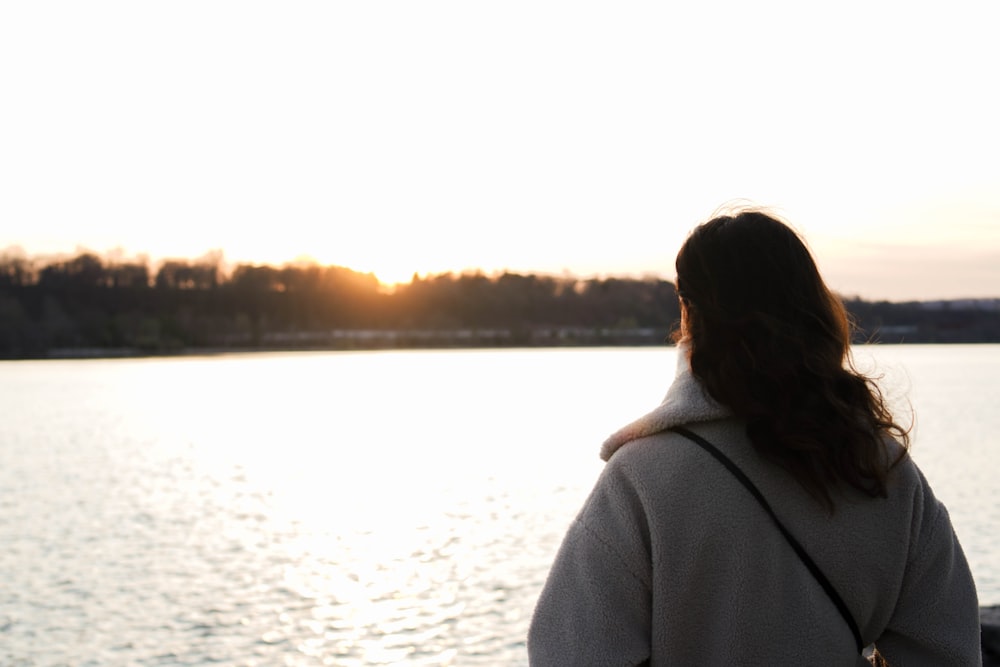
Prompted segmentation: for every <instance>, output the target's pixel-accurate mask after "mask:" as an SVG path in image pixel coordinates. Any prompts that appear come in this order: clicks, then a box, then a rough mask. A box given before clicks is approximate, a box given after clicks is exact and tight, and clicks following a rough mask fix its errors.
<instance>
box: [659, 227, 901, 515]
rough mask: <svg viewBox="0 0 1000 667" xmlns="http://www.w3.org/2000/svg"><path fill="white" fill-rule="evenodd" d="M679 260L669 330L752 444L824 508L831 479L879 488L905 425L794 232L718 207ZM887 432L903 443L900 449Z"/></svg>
mask: <svg viewBox="0 0 1000 667" xmlns="http://www.w3.org/2000/svg"><path fill="white" fill-rule="evenodd" d="M676 268H677V291H678V295H679V297H680V299H681V308H682V313H683V315H682V320H681V326H680V329H679V330H677V331H675V333H674V335H673V337H674V341H675V342H684V343H685V344H686V345H687V347H688V350H689V354H690V360H691V370H692V372H693V373H694V375H695V377H697V378H698V379H699V380H700V381H701V382H702V383H703V385H704V386H705V388H706V390H707V391H708V393H709V394H710V395H711V396H712V397H713V398H714V399H715V400H717V401H718V402H719V403H721V404H723V405H725V406H727V407H729V408H730V409H731V410H733V412H734V413H735V414H736V415H737V416H738V417H741V418H743V419H745V420H746V423H747V427H746V429H747V435H748V436H749V438H750V440H751V441H752V442H753V446H754V448H755V449H756V450H757V451H758V452H759V453H760V454H761V455H762V456H763V457H765V458H766V459H768V460H770V461H773V462H774V463H776V464H778V465H780V466H781V467H783V468H785V469H786V470H788V471H789V472H790V473H791V474H792V475H793V476H794V477H795V478H796V479H797V480H798V481H799V483H800V484H802V486H803V487H804V488H805V489H806V490H807V491H808V492H809V493H810V494H811V495H812V496H813V497H814V498H816V499H817V500H818V501H819V502H821V503H822V504H823V505H824V506H825V507H826V508H827V509H828V510H829V511H830V512H833V511H834V502H833V497H832V494H831V489H832V488H833V487H834V486H835V485H836V484H838V483H846V484H848V485H850V486H852V487H854V488H856V489H859V490H861V491H862V492H864V493H867V494H868V495H870V496H872V497H878V496H882V497H885V496H886V495H887V476H888V473H889V470H890V469H891V468H892V467H893V466H895V465H896V464H898V463H899V462H900V461H902V460H903V459H904V458H905V457H906V456H907V455H908V447H909V435H908V429H904V428H903V427H901V426H899V425H898V424H897V423H896V422H895V421H894V420H893V416H892V414H891V413H890V411H889V408H888V407H887V405H886V402H885V400H884V397H883V395H882V392H881V391H880V390H879V387H878V385H877V383H876V382H875V380H874V379H873V378H870V377H867V376H865V375H863V374H862V373H860V372H858V371H857V370H856V369H855V368H854V366H853V364H852V361H851V355H850V344H851V331H852V327H851V322H850V320H849V318H848V315H847V311H846V309H845V308H844V305H843V303H842V302H841V300H840V299H839V298H838V297H836V296H835V295H834V294H833V293H831V292H830V290H829V289H828V288H827V286H826V284H825V283H824V282H823V279H822V278H821V276H820V274H819V271H818V269H817V268H816V264H815V262H814V261H813V258H812V256H811V254H810V253H809V250H808V248H807V247H806V246H805V244H804V243H803V241H802V239H801V238H800V237H799V236H798V234H796V233H795V231H793V230H792V229H791V228H790V227H788V226H787V225H786V224H784V223H783V222H781V221H779V220H778V219H776V218H775V217H772V216H771V215H770V214H768V213H765V212H763V211H761V210H757V209H743V210H740V211H738V212H734V213H733V214H725V215H719V216H717V217H715V218H713V219H711V220H709V221H708V222H706V223H704V224H702V225H700V226H698V227H697V228H695V230H694V231H693V232H692V233H691V234H690V236H689V237H688V239H687V240H686V241H685V243H684V245H683V247H682V248H681V250H680V252H679V253H678V255H677V262H676ZM887 436H892V437H895V438H896V440H897V441H898V442H899V443H900V444H901V445H902V450H901V451H900V452H899V454H898V456H896V457H895V458H893V457H892V456H891V455H890V454H889V448H888V445H887V442H886V438H887Z"/></svg>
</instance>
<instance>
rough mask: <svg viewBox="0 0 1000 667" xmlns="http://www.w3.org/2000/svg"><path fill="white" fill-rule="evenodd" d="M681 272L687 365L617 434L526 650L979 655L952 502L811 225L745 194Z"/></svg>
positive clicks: (757, 658)
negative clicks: (886, 391)
mask: <svg viewBox="0 0 1000 667" xmlns="http://www.w3.org/2000/svg"><path fill="white" fill-rule="evenodd" d="M676 267H677V288H678V294H679V297H680V300H681V326H680V330H679V331H678V332H677V334H675V340H676V342H677V343H678V344H679V349H678V369H677V375H676V378H675V379H674V381H673V384H672V385H671V387H670V389H669V391H668V392H667V395H666V398H665V399H664V401H663V403H662V404H661V405H660V406H659V407H658V408H656V409H655V410H653V411H652V412H651V413H649V414H647V415H645V416H644V417H642V418H640V419H638V420H637V421H635V422H633V423H632V424H629V425H628V426H626V427H624V428H623V429H621V430H619V431H618V432H617V433H615V434H613V435H612V436H611V437H610V438H609V439H608V440H607V441H605V443H604V445H603V447H602V449H601V456H602V458H603V459H604V460H606V461H607V465H606V466H605V468H604V470H603V472H602V474H601V476H600V478H599V480H598V481H597V484H596V486H595V488H594V489H593V491H592V492H591V494H590V496H589V498H588V499H587V501H586V503H585V504H584V506H583V509H582V510H581V511H580V513H579V515H578V517H577V518H576V520H575V521H574V523H573V524H572V526H571V527H570V529H569V531H568V533H567V535H566V537H565V540H564V542H563V544H562V547H561V548H560V551H559V553H558V555H557V557H556V560H555V563H554V564H553V566H552V570H551V572H550V574H549V577H548V580H547V582H546V584H545V587H544V589H543V591H542V594H541V596H540V598H539V600H538V604H537V607H536V608H535V613H534V617H533V619H532V623H531V629H530V632H529V636H528V651H529V655H530V658H531V663H532V664H533V665H543V666H544V665H602V666H611V665H638V664H647V663H648V664H652V665H682V666H685V667H687V666H690V665H776V664H798V665H855V664H862V665H867V664H868V663H867V661H866V660H865V659H864V658H863V657H861V651H860V649H861V647H863V646H870V645H871V644H876V645H877V649H878V652H879V653H880V654H881V655H882V656H884V658H885V659H886V660H888V662H889V663H890V664H893V663H896V664H899V665H907V666H910V665H935V666H939V665H979V664H980V663H981V656H980V647H979V615H978V602H977V599H976V592H975V587H974V584H973V581H972V576H971V574H970V572H969V567H968V564H967V562H966V560H965V556H964V554H963V553H962V549H961V547H960V545H959V543H958V540H957V539H956V537H955V534H954V532H953V530H952V526H951V523H950V520H949V518H948V513H947V511H946V510H945V508H944V506H943V505H942V504H941V503H940V502H939V501H938V500H937V499H936V498H935V497H934V495H933V493H932V492H931V489H930V487H929V486H928V484H927V482H926V480H925V479H924V477H923V476H922V474H921V473H920V471H919V470H918V469H917V466H916V465H915V464H914V463H913V461H912V460H911V459H910V458H909V456H908V455H907V446H908V439H907V433H906V430H905V429H903V428H901V427H900V426H898V425H897V423H896V422H895V421H894V420H893V418H892V416H891V415H890V413H889V411H888V409H887V407H886V405H885V403H884V402H883V399H882V395H881V394H880V392H879V390H878V388H877V387H876V385H875V384H874V382H872V381H871V380H869V379H867V378H865V377H864V376H862V375H861V374H859V373H858V372H856V371H855V370H853V368H852V366H851V364H850V357H849V350H850V326H849V323H848V319H847V315H846V312H845V310H844V307H843V305H842V304H841V302H840V301H839V300H838V299H837V298H836V297H835V296H834V295H833V294H831V293H830V291H829V290H828V289H827V287H826V285H825V284H824V283H823V280H822V278H821V277H820V275H819V273H818V271H817V269H816V266H815V263H814V262H813V259H812V257H811V256H810V254H809V251H808V250H807V249H806V247H805V245H804V244H803V243H802V241H801V240H800V239H799V237H798V236H797V235H796V234H795V233H794V232H793V231H792V230H791V229H790V228H789V227H787V226H786V225H784V224H783V223H781V222H779V221H778V220H776V219H775V218H773V217H771V216H769V215H767V214H765V213H763V212H760V211H756V210H743V211H740V212H737V213H735V214H733V215H723V216H720V217H716V218H714V219H712V220H710V221H709V222H707V223H705V224H703V225H701V226H699V227H697V228H696V229H695V230H694V231H693V232H692V234H691V235H690V236H689V238H688V239H687V241H686V242H685V243H684V246H683V247H682V248H681V251H680V253H679V254H678V256H677V262H676ZM678 427H681V429H680V430H682V431H683V430H685V429H686V430H687V433H688V434H690V433H691V432H693V434H691V435H684V434H682V433H679V432H677V431H675V430H673V429H675V428H678ZM691 438H694V439H695V440H697V439H699V438H700V439H702V440H703V441H707V443H708V447H712V446H713V445H714V447H715V448H717V450H718V451H719V452H720V453H721V455H722V456H724V457H727V458H728V459H729V460H730V461H731V462H732V464H735V466H736V468H738V471H737V472H735V473H734V472H732V471H730V470H729V469H727V468H726V467H725V465H724V464H723V463H722V462H720V461H719V460H716V459H715V458H713V456H711V455H709V452H708V451H707V450H706V449H704V448H703V447H702V446H701V445H699V444H696V442H695V440H692V439H691ZM739 471H742V473H743V474H744V475H745V476H746V477H747V478H748V481H749V482H750V483H751V484H752V485H753V486H754V487H755V488H756V489H757V490H758V491H759V493H760V494H761V495H762V497H763V499H764V500H765V501H766V503H767V504H768V505H769V506H770V508H772V509H773V512H774V517H773V518H772V517H771V516H769V514H768V512H767V510H766V509H765V508H764V505H763V504H762V503H761V502H760V501H759V500H758V499H756V498H755V496H754V495H753V494H752V493H751V491H750V490H749V489H748V488H747V487H746V486H744V484H743V483H741V481H740V480H739V479H738V478H737V474H739ZM782 529H784V530H786V531H787V533H788V534H789V538H790V539H791V540H794V541H796V542H797V543H798V544H799V545H801V547H802V549H803V551H804V554H802V555H800V554H798V553H797V552H796V551H795V548H794V547H793V546H792V543H791V541H790V539H789V538H786V537H785V536H784V535H783V534H782V532H781V530H782ZM810 560H811V561H812V564H813V566H814V567H815V568H816V570H818V573H814V572H813V571H812V570H810V565H809V564H808V563H807V561H810ZM821 579H825V580H826V583H825V584H824V583H822V582H821ZM824 586H826V587H827V588H825V587H824ZM828 589H829V590H828ZM838 604H840V605H841V608H838ZM869 650H870V649H869Z"/></svg>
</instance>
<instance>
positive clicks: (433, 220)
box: [0, 0, 1000, 300]
mask: <svg viewBox="0 0 1000 667" xmlns="http://www.w3.org/2000/svg"><path fill="white" fill-rule="evenodd" d="M998 18H1000V6H998V5H997V4H996V2H995V0H989V1H982V2H961V1H958V2H949V3H933V4H932V3H912V2H875V1H865V2H849V3H844V2H837V3H827V4H824V5H821V4H819V3H807V2H784V3H774V2H722V3H712V2H683V3H681V2H627V1H621V0H617V1H614V2H611V1H608V2H587V1H585V0H573V1H571V2H552V1H549V0H529V1H527V2H519V1H516V0H513V1H512V0H505V1H504V2H478V1H476V0H461V1H456V2H427V1H422V0H407V1H406V2H377V1H365V2H334V1H324V2H253V1H247V0H241V1H239V2H236V1H233V2H216V1H213V0H198V1H196V2H185V1H171V2H155V3H154V2H147V1H143V0H128V1H123V2H102V1H100V0H97V1H88V2H46V1H44V0H39V1H34V0H32V1H24V2H19V1H11V2H3V3H2V4H0V253H2V252H4V249H5V248H10V247H11V246H20V248H22V249H23V250H24V251H25V252H27V254H29V255H44V254H50V253H74V252H76V251H78V250H79V249H88V250H92V251H95V252H98V253H99V254H103V253H106V252H109V251H113V250H115V249H119V252H120V253H124V255H125V256H138V255H145V256H148V257H149V258H150V259H151V260H152V261H154V262H155V261H157V260H159V259H161V258H166V257H175V258H188V259H194V258H197V257H199V256H202V255H204V254H205V253H206V252H208V251H211V250H217V249H221V250H222V251H223V253H224V256H225V258H226V260H227V261H228V262H231V263H235V262H244V261H252V262H260V263H269V264H276V265H277V264H283V263H285V262H287V261H291V260H294V259H296V258H299V257H303V256H308V257H312V258H314V259H315V260H317V261H318V262H320V263H322V264H339V265H342V266H347V267H350V268H352V269H356V270H359V271H365V272H369V271H370V272H374V273H375V274H376V275H377V276H378V277H379V278H380V279H382V280H383V281H386V282H392V281H407V280H409V278H410V276H411V275H412V274H413V273H414V272H417V273H420V274H421V275H424V274H427V273H440V272H444V271H461V270H464V269H472V268H481V269H483V270H484V271H485V272H487V273H491V272H495V271H499V270H503V269H508V270H511V271H518V272H524V273H529V272H533V273H553V274H564V273H568V274H572V275H578V276H581V277H586V276H591V275H602V276H607V275H623V276H640V275H660V276H662V277H664V278H667V279H673V278H674V272H673V260H674V256H675V254H676V252H677V249H678V248H679V246H680V244H681V242H682V241H683V238H684V236H685V235H686V234H687V232H688V231H689V230H690V229H691V228H692V227H693V226H694V225H695V224H697V223H698V222H700V221H702V220H704V219H707V218H708V217H709V216H710V215H711V214H712V212H713V211H714V210H715V209H716V208H717V207H718V206H720V205H721V204H724V203H726V202H727V201H730V200H734V199H745V200H748V201H751V202H754V203H756V204H761V205H767V206H772V207H774V209H775V210H776V211H778V212H779V213H781V214H783V215H784V216H785V218H786V219H788V220H789V221H790V222H791V223H792V224H793V225H794V226H795V227H796V228H797V229H799V230H800V231H801V232H802V233H803V234H804V236H805V237H806V239H807V241H808V242H809V244H810V246H811V247H812V248H813V250H814V253H815V255H816V257H817V260H818V262H819V265H820V269H821V271H823V273H824V274H825V275H826V277H827V280H828V282H829V283H830V285H831V287H832V288H833V289H835V290H837V291H839V292H841V293H844V294H847V295H855V294H856V295H860V296H863V297H865V298H870V299H889V300H905V299H937V298H964V297H1000V201H998V198H997V195H998V194H1000V125H998V123H1000V121H998V119H1000V94H998V93H997V84H996V82H997V77H998V71H1000V39H997V37H996V26H997V25H998V24H1000V23H998Z"/></svg>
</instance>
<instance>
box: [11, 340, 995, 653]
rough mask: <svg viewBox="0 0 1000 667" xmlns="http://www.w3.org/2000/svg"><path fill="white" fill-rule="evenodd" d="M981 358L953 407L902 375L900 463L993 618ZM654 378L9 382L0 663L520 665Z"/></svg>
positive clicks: (585, 363) (478, 373)
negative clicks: (975, 382) (534, 612)
mask: <svg viewBox="0 0 1000 667" xmlns="http://www.w3.org/2000/svg"><path fill="white" fill-rule="evenodd" d="M903 349H904V348H900V350H903ZM982 349H985V350H987V351H988V352H989V351H991V352H989V353H988V354H985V355H984V354H983V353H982V351H980V352H978V353H977V356H975V357H971V358H970V359H967V360H966V362H965V363H966V366H961V363H959V362H956V361H953V362H952V363H950V364H948V366H949V368H950V369H951V370H950V371H948V372H954V373H959V374H961V375H962V376H963V378H964V379H963V382H965V381H967V379H968V377H972V376H974V377H979V376H978V375H976V373H981V374H982V378H981V381H982V382H983V385H982V387H981V388H980V389H979V391H978V392H977V393H976V396H974V397H970V398H968V400H965V401H964V403H965V404H966V405H965V406H964V407H954V406H952V405H951V404H949V403H948V402H947V395H945V396H944V397H942V395H940V394H937V393H934V387H936V386H943V387H948V388H949V391H958V390H960V389H961V387H954V386H953V385H952V384H950V383H952V380H951V379H949V378H950V377H951V376H950V375H947V373H946V377H942V376H941V375H940V373H941V370H940V366H941V365H940V363H938V362H934V363H931V361H927V359H928V358H929V357H928V356H927V355H924V356H920V355H919V354H918V355H917V356H916V357H913V356H905V355H904V356H903V357H901V359H903V360H904V361H906V363H907V366H908V368H910V371H911V375H912V378H911V379H912V386H913V394H914V397H913V398H914V402H915V404H916V405H917V408H918V410H926V414H927V417H926V418H925V417H923V416H922V417H921V420H920V424H919V432H918V439H917V448H916V450H915V452H916V454H915V455H916V456H917V457H918V460H920V461H921V463H922V465H925V467H927V468H929V469H928V471H927V472H928V476H929V477H931V478H932V482H933V483H935V485H936V486H938V487H939V495H942V497H945V499H946V501H947V502H948V503H949V505H950V506H951V509H952V513H953V516H954V517H955V521H956V525H957V526H958V528H959V533H960V535H962V536H963V538H965V539H963V543H964V544H965V545H966V548H967V550H969V552H970V560H971V561H972V562H973V568H974V570H975V571H976V572H977V577H978V579H977V581H978V583H979V584H980V587H981V590H984V584H985V590H991V591H994V598H996V591H998V590H1000V585H998V584H997V579H996V570H995V565H992V564H991V562H990V561H989V560H988V558H989V553H990V552H991V550H995V548H996V546H997V545H996V543H995V541H994V540H993V539H990V538H989V537H988V536H989V535H995V534H996V531H995V530H991V529H990V527H993V528H995V526H996V525H1000V517H998V516H997V511H998V508H1000V501H998V499H997V497H996V488H995V485H994V484H992V481H991V480H990V479H988V477H989V473H988V472H987V471H989V470H992V469H993V468H994V467H995V466H989V465H983V464H982V462H983V461H989V460H990V457H991V456H993V454H992V453H991V452H989V451H987V450H985V449H984V448H985V447H986V446H987V444H988V439H986V438H983V437H982V435H981V433H983V432H986V433H995V432H996V429H998V428H1000V423H997V422H996V420H997V419H998V417H997V415H996V414H995V411H994V410H993V409H992V407H991V406H992V405H994V404H995V401H996V398H997V385H996V380H995V378H997V377H1000V374H998V371H1000V354H998V351H1000V348H997V347H996V346H992V347H988V348H982ZM955 350H958V348H953V349H952V352H951V354H960V351H959V352H956V351H955ZM989 354H992V355H993V356H992V357H990V356H989ZM938 361H940V359H938ZM970 364H971V365H972V366H975V367H976V368H977V369H985V370H976V371H974V372H973V371H970V370H969V369H968V368H967V366H968V365H970ZM990 364H992V366H991V365H990ZM935 368H937V369H938V370H937V371H935V370H933V369H935ZM963 368H964V369H965V370H963ZM672 369H673V352H672V351H670V350H650V349H636V350H555V351H552V350H548V351H545V350H539V351H524V350H522V351H508V352H488V351H482V352H435V353H431V352H423V353H416V352H412V353H403V352H400V353H366V354H343V353H340V354H287V355H280V354H274V355H246V356H230V357H214V358H200V359H198V358H191V359H178V360H117V361H111V362H99V361H79V362H31V363H24V364H22V363H18V364H6V365H2V366H0V374H2V380H3V382H0V401H2V402H3V404H4V405H5V406H8V408H9V409H8V418H7V419H6V420H4V421H3V422H2V423H0V489H2V491H3V492H2V494H0V503H2V510H3V512H0V538H2V539H3V543H4V545H5V549H4V550H3V552H2V553H0V567H2V568H3V570H4V571H5V572H8V573H12V574H11V580H12V581H15V582H16V585H15V586H12V587H9V588H8V589H7V590H5V591H2V592H0V633H2V636H3V639H4V642H3V645H4V646H5V648H4V649H2V652H0V662H3V663H4V664H15V665H16V664H22V665H58V664H92V665H118V664H123V665H124V664H137V665H153V664H204V663H205V662H211V661H214V662H217V663H219V664H222V665H274V664H291V665H328V664H335V665H378V664H394V665H448V664H461V665H476V664H482V665H496V664H504V665H518V664H524V663H525V661H526V658H525V654H524V646H523V638H524V634H525V631H526V628H527V623H528V616H529V614H530V613H531V608H532V606H533V603H534V598H535V596H536V595H537V594H538V590H539V587H540V585H541V583H542V580H543V578H544V576H545V572H546V570H547V568H548V565H549V563H550V561H551V558H552V555H553V553H554V550H555V548H556V546H557V545H558V542H559V540H560V539H561V537H562V534H563V532H564V530H565V527H566V524H567V522H568V521H569V520H570V518H571V517H572V515H573V513H575V512H576V510H577V509H578V507H579V504H580V502H581V501H582V498H583V496H584V494H585V493H586V491H587V490H589V487H590V485H591V483H592V481H593V479H594V477H595V476H596V474H597V473H598V472H599V470H600V461H599V460H598V458H597V445H598V444H599V442H600V440H601V438H602V437H603V435H604V434H606V433H609V432H610V431H612V430H614V429H615V428H616V427H618V426H619V425H621V424H622V423H624V422H625V421H627V420H629V419H631V418H632V417H634V416H636V413H637V411H638V410H642V409H644V408H645V407H651V406H652V405H653V404H654V403H655V402H657V401H658V400H659V398H660V396H661V395H662V393H663V391H664V389H665V387H666V384H667V382H668V381H669V377H670V376H671V374H672ZM932 373H937V375H934V376H932V375H931V374H932ZM970 374H971V375H970ZM935 383H936V384H935ZM941 401H943V402H941ZM976 401H984V402H985V403H984V405H985V406H986V407H982V406H980V407H975V406H977V405H978V403H976ZM953 402H954V401H953ZM960 402H962V401H960ZM987 404H988V405H987ZM970 405H971V406H972V407H969V406H970ZM952 410H960V411H961V410H971V411H972V413H971V414H963V413H962V412H951V411H952ZM983 410H985V412H984V411H983ZM938 413H940V414H943V415H945V416H946V420H945V421H944V422H939V421H935V417H934V415H935V414H938ZM920 414H921V415H923V414H924V413H923V412H921V413H920ZM990 419H993V420H994V421H993V422H990V421H989V420H990ZM963 429H964V430H963ZM976 429H989V430H981V431H977V430H976ZM956 452H958V453H960V454H959V455H957V456H956ZM963 460H966V461H969V462H971V463H970V464H968V465H963V464H961V462H962V461H963ZM925 462H926V463H925ZM984 517H987V518H984ZM984 522H986V523H984ZM966 536H968V537H967V538H966ZM984 536H985V537H984ZM991 568H993V569H991ZM990 586H992V588H989V587H990ZM986 597H988V596H986ZM986 597H984V601H989V600H988V599H986ZM997 600H998V601H1000V598H997ZM42 637H44V638H45V641H44V643H45V644H46V650H45V654H44V655H40V654H39V653H40V652H39V649H38V646H39V641H40V638H42Z"/></svg>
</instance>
